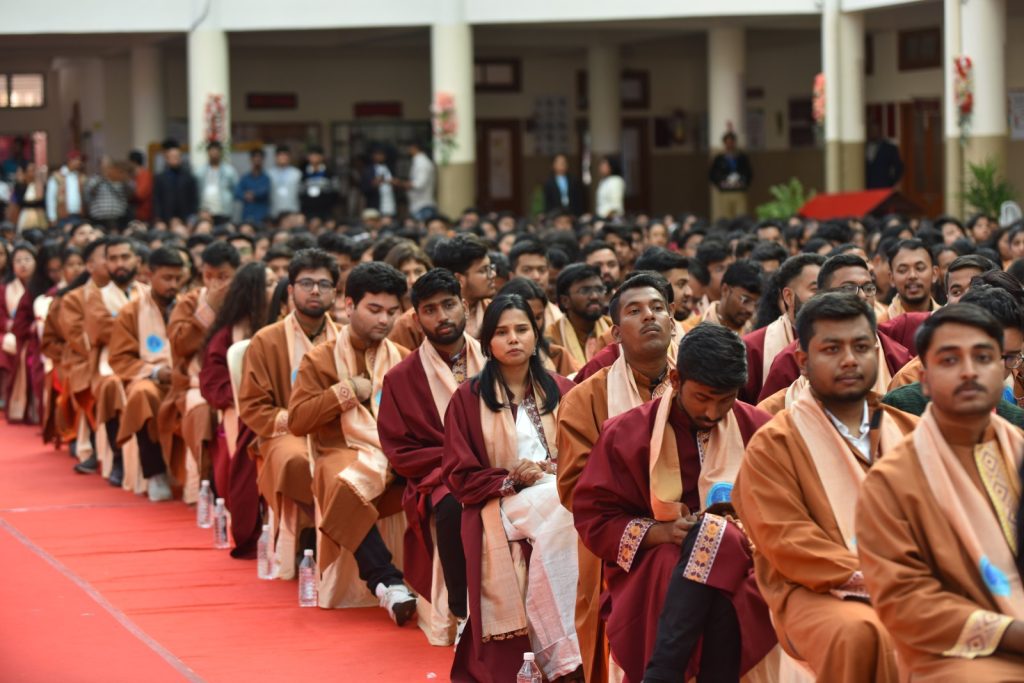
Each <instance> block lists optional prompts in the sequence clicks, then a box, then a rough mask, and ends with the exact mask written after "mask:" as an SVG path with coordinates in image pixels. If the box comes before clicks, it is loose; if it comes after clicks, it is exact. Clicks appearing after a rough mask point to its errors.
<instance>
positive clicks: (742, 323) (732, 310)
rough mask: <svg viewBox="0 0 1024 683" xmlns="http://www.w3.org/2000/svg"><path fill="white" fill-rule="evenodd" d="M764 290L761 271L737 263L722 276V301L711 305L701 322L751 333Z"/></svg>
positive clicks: (750, 265)
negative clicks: (758, 303)
mask: <svg viewBox="0 0 1024 683" xmlns="http://www.w3.org/2000/svg"><path fill="white" fill-rule="evenodd" d="M762 288H763V274H762V271H761V268H760V267H759V266H758V265H757V264H755V263H753V262H752V261H736V262H735V263H733V264H731V265H730V266H729V267H728V268H727V269H726V271H725V274H724V275H723V276H722V298H721V299H720V300H719V301H712V302H711V305H710V306H708V308H707V310H705V311H704V318H703V321H702V322H709V323H715V324H717V325H724V326H725V327H728V328H729V329H730V330H732V331H733V332H735V333H736V334H746V333H747V332H750V331H751V329H752V328H753V318H754V313H755V312H756V311H757V302H758V301H760V300H761V290H762Z"/></svg>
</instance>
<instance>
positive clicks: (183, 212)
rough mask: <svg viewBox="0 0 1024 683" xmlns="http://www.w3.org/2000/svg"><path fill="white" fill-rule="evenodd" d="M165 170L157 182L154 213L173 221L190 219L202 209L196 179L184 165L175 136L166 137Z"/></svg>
mask: <svg viewBox="0 0 1024 683" xmlns="http://www.w3.org/2000/svg"><path fill="white" fill-rule="evenodd" d="M163 150H164V170H163V171H161V172H160V173H159V174H158V175H157V176H156V178H155V179H154V181H153V216H154V217H155V218H156V219H157V220H161V221H164V222H165V223H169V222H170V221H171V219H172V218H178V219H180V220H183V221H187V220H188V219H189V218H190V217H192V216H194V215H195V213H196V211H197V210H198V209H199V193H198V190H197V188H196V179H195V177H194V176H193V175H192V172H191V171H189V169H188V167H187V166H186V165H185V164H184V162H183V159H182V156H181V147H180V146H179V145H178V141H177V140H175V139H173V138H168V139H167V140H164V144H163Z"/></svg>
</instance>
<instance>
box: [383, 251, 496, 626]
mask: <svg viewBox="0 0 1024 683" xmlns="http://www.w3.org/2000/svg"><path fill="white" fill-rule="evenodd" d="M411 298H412V307H413V310H415V311H416V321H417V322H418V323H419V325H420V327H421V328H422V329H423V334H424V335H425V336H426V340H425V341H424V342H423V343H422V344H421V345H420V347H419V348H418V349H416V350H415V351H413V352H412V353H411V354H409V356H408V357H406V358H405V360H403V361H402V362H401V363H399V364H398V365H396V366H395V367H394V368H393V369H392V370H391V372H389V373H388V374H387V375H386V376H385V377H384V389H383V392H382V394H381V401H380V408H379V409H378V412H377V430H378V433H379V434H380V444H381V448H382V449H383V451H384V454H385V455H386V456H387V457H388V460H389V461H390V462H391V466H392V467H394V469H395V472H397V473H398V475H399V476H402V477H405V480H406V485H405V492H404V495H403V499H402V503H403V507H404V508H405V515H406V519H407V521H408V523H409V527H408V528H407V529H406V531H405V553H404V555H403V564H404V569H405V575H406V580H407V581H408V582H409V585H410V586H412V587H413V589H414V590H415V591H416V592H417V593H419V594H420V595H422V596H424V597H426V598H429V599H430V601H431V603H434V601H435V599H437V598H439V597H440V596H441V595H442V593H441V592H440V590H439V587H438V586H434V585H433V582H432V573H433V561H434V540H433V535H432V533H431V524H430V522H431V519H433V522H434V528H435V529H436V533H437V556H438V558H439V559H440V561H441V569H442V571H443V573H444V588H445V589H447V594H448V596H447V605H446V606H445V605H437V604H434V609H433V613H434V614H444V607H447V608H448V610H449V611H450V613H451V614H452V615H454V616H455V617H456V618H457V619H458V620H459V625H460V627H461V626H462V624H464V623H465V619H466V616H467V612H466V558H465V555H464V553H463V548H462V536H461V534H462V506H461V505H460V504H459V502H458V501H457V500H455V498H454V497H453V496H452V494H451V492H450V491H449V490H448V487H447V486H445V485H444V483H443V482H442V481H441V455H442V453H443V450H444V417H445V412H446V410H447V408H448V402H449V401H450V400H451V397H452V394H453V393H455V390H456V389H457V388H458V386H459V385H460V384H462V383H463V382H464V381H466V380H467V379H469V378H471V377H474V376H476V375H477V374H479V372H480V370H481V369H482V368H483V364H484V358H483V354H482V353H481V351H480V343H479V342H478V341H477V340H476V339H474V338H473V337H471V336H469V335H468V334H466V307H465V304H464V303H463V301H462V288H461V287H460V286H459V281H458V280H456V279H455V276H454V275H452V274H451V272H449V271H447V270H445V269H443V268H434V269H433V270H431V271H429V272H427V274H426V275H424V276H423V277H421V278H420V279H418V280H417V281H416V283H415V284H413V286H412V295H411ZM441 621H443V620H441ZM438 626H440V627H441V628H438V629H436V630H435V629H431V631H430V632H429V633H428V636H430V635H437V633H436V631H442V632H445V634H446V632H447V624H446V623H442V624H438ZM431 642H433V640H431ZM442 644H449V643H447V642H443V643H442Z"/></svg>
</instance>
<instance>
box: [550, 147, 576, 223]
mask: <svg viewBox="0 0 1024 683" xmlns="http://www.w3.org/2000/svg"><path fill="white" fill-rule="evenodd" d="M584 195H585V193H584V191H583V183H581V182H580V181H579V179H577V178H574V177H573V176H571V175H569V158H568V157H566V156H565V155H564V154H556V155H555V158H554V160H552V162H551V177H550V178H548V179H547V180H546V181H545V182H544V213H546V214H551V213H554V212H560V211H568V212H569V213H571V214H572V215H573V216H579V215H580V214H582V213H583V212H584V211H585V210H586V204H585V201H586V200H585V198H584Z"/></svg>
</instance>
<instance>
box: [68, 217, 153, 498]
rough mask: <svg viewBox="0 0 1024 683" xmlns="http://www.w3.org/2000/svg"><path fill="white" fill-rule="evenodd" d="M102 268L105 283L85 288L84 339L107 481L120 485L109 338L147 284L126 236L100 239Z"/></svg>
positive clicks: (120, 402) (120, 397) (118, 398)
mask: <svg viewBox="0 0 1024 683" xmlns="http://www.w3.org/2000/svg"><path fill="white" fill-rule="evenodd" d="M104 242H106V248H105V252H106V253H105V266H103V267H105V268H106V269H107V274H108V276H109V282H107V284H106V285H104V286H103V287H99V286H97V287H96V288H91V287H90V288H87V289H86V291H85V293H84V294H83V296H84V297H85V336H86V340H87V341H88V345H89V349H90V351H91V353H93V354H95V358H96V360H95V362H96V366H95V368H96V371H95V372H94V373H92V374H91V375H90V379H91V384H90V390H91V392H92V398H93V401H94V406H95V407H94V410H95V415H96V425H97V427H98V426H99V425H101V424H102V425H104V428H105V432H106V436H107V442H108V446H109V448H110V449H111V451H112V463H111V468H110V476H109V478H108V481H109V482H110V485H111V486H120V485H121V483H122V479H123V477H124V460H123V458H122V456H121V448H120V446H118V443H117V434H118V432H119V431H120V427H121V423H120V420H121V412H122V410H123V409H124V399H125V396H124V385H123V384H122V382H121V378H120V377H118V376H117V374H116V373H115V372H114V370H113V368H112V367H111V366H110V358H109V356H110V351H109V349H108V348H107V346H108V345H109V344H110V335H111V332H112V330H113V329H114V320H115V318H116V317H117V315H118V313H119V312H120V310H121V309H122V308H123V307H124V306H126V305H128V303H129V302H131V301H137V300H139V299H140V298H142V297H143V296H147V295H148V294H149V285H147V284H143V283H142V282H139V281H138V280H137V277H138V273H139V257H138V254H137V253H136V251H135V244H134V243H133V242H132V241H131V240H130V239H128V238H127V237H120V236H116V235H114V236H110V237H106V238H104Z"/></svg>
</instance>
